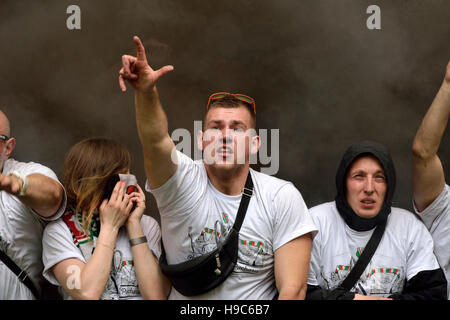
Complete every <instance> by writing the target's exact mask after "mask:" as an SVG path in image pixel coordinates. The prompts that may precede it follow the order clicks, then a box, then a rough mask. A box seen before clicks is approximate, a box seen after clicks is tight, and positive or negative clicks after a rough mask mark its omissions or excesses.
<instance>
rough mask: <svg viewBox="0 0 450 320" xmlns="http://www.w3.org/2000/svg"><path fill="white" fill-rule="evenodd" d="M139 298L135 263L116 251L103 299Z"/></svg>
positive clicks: (119, 251)
mask: <svg viewBox="0 0 450 320" xmlns="http://www.w3.org/2000/svg"><path fill="white" fill-rule="evenodd" d="M139 296H140V292H139V286H138V281H137V278H136V271H135V268H134V262H133V260H129V259H126V258H124V256H123V253H122V251H121V250H117V249H116V250H115V251H114V257H113V263H112V266H111V273H110V277H109V279H108V282H107V284H106V287H105V291H104V292H103V298H104V299H111V300H117V299H127V298H133V297H139Z"/></svg>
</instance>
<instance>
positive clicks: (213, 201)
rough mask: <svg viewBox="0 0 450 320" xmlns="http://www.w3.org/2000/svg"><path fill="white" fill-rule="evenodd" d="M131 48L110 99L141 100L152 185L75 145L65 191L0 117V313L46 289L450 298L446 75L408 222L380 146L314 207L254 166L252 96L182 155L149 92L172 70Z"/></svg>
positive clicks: (222, 110) (89, 142)
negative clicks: (25, 155)
mask: <svg viewBox="0 0 450 320" xmlns="http://www.w3.org/2000/svg"><path fill="white" fill-rule="evenodd" d="M133 41H134V44H135V47H136V56H131V55H124V56H122V68H121V70H120V71H119V86H120V88H121V90H122V91H126V90H127V84H128V85H129V86H131V87H132V88H133V89H134V94H135V108H136V122H137V130H138V136H139V139H140V142H141V145H142V151H143V158H144V163H143V165H144V168H145V173H146V178H147V180H146V183H145V186H142V187H141V186H140V185H139V184H138V183H137V181H136V177H135V176H134V175H133V174H131V173H130V166H131V156H130V153H129V151H128V150H127V149H126V148H125V147H124V146H122V145H121V144H120V143H118V142H116V141H114V140H111V139H108V138H88V139H85V140H83V141H80V142H78V143H76V144H75V145H74V146H73V147H72V148H71V149H70V150H69V151H68V153H67V155H66V158H65V161H64V168H63V172H62V177H61V182H60V181H59V180H58V177H57V176H56V175H55V173H54V172H53V171H52V170H51V169H49V168H47V167H45V166H43V165H41V164H37V163H33V162H19V161H16V160H15V159H13V158H12V157H11V153H12V152H13V149H14V147H15V144H16V140H15V139H14V138H13V137H12V136H11V127H10V123H9V120H8V118H7V116H6V115H5V114H4V113H3V112H0V145H1V156H0V171H1V173H0V197H1V200H0V206H1V207H0V254H1V262H0V283H2V284H3V288H2V290H0V299H3V300H5V299H20V300H25V299H43V298H45V296H46V294H45V291H46V289H45V288H48V286H47V285H46V284H51V285H53V286H55V287H57V288H58V291H59V295H60V297H62V298H64V299H109V300H122V299H219V300H222V299H230V300H244V299H252V300H269V299H290V300H293V299H307V300H340V299H342V300H446V299H450V286H449V280H450V250H449V248H450V186H449V185H448V184H446V181H445V175H444V170H443V166H442V163H441V161H440V159H439V157H438V149H439V146H440V144H441V140H442V138H443V135H444V133H445V130H446V126H447V122H448V119H449V116H450V63H449V64H448V65H447V69H446V73H445V77H444V80H443V82H442V86H441V88H440V89H439V91H438V93H437V95H436V98H435V99H434V101H433V103H432V105H431V106H430V107H429V109H428V111H427V113H426V115H425V117H424V119H423V121H422V123H421V125H420V127H419V129H418V131H417V134H416V136H415V138H414V141H413V143H412V163H413V168H414V170H413V176H412V181H413V205H414V210H415V213H412V212H409V211H407V210H405V209H402V208H397V207H394V206H393V197H394V194H395V187H396V170H395V165H394V162H393V161H392V157H391V153H390V151H389V149H388V147H386V146H384V145H381V144H379V143H377V142H374V141H359V139H358V137H355V143H354V144H352V145H351V146H349V147H348V149H347V150H346V151H345V152H344V153H343V155H342V160H341V162H340V164H339V166H338V170H337V172H336V197H335V199H334V200H333V199H330V200H331V201H330V202H327V203H323V204H320V205H318V206H315V207H313V208H308V206H307V204H306V203H305V201H304V200H303V198H302V195H301V193H300V192H299V190H298V189H297V188H296V187H295V186H294V184H293V183H292V182H289V181H286V180H282V179H279V178H276V177H273V176H269V175H266V174H264V173H261V172H258V171H256V170H253V169H252V168H250V163H249V159H250V157H251V156H252V155H255V154H256V153H257V152H258V150H259V148H260V145H261V141H260V138H259V136H258V135H257V134H256V130H255V129H256V114H257V109H256V103H255V101H254V99H253V98H251V97H249V96H247V95H244V94H240V93H226V92H218V93H214V94H212V95H211V96H210V97H209V99H208V102H207V106H206V113H205V116H204V121H203V130H202V131H201V132H199V133H198V137H197V144H198V148H199V149H200V150H202V151H203V152H204V154H205V157H204V158H203V159H202V160H196V161H194V160H192V159H191V158H189V157H188V156H186V155H185V154H183V153H181V152H179V151H177V150H176V148H175V145H174V142H173V141H172V139H171V138H170V135H169V133H168V121H167V117H166V115H165V112H164V109H163V107H162V104H161V102H160V100H159V96H158V91H157V88H156V84H157V82H158V81H159V80H160V79H161V78H162V77H163V76H164V75H165V74H167V73H168V72H171V71H172V70H173V66H170V65H168V66H164V67H162V68H160V69H158V70H154V69H152V67H151V66H150V65H149V63H148V61H147V57H146V52H145V48H144V46H143V44H142V42H141V41H140V39H139V38H138V37H134V38H133ZM374 140H376V137H374ZM206 150H208V152H206ZM206 156H207V157H206ZM144 190H145V191H147V192H150V193H151V194H152V195H153V196H154V197H155V199H156V203H157V206H158V210H159V214H160V218H161V222H160V224H159V223H158V222H157V221H156V220H155V219H153V218H152V217H151V216H150V215H149V214H145V210H146V207H145V192H144ZM418 217H419V218H418ZM236 235H237V236H236ZM50 288H51V287H50Z"/></svg>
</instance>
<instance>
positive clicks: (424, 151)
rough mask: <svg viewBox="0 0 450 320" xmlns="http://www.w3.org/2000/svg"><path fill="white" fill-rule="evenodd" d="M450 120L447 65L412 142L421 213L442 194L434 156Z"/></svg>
mask: <svg viewBox="0 0 450 320" xmlns="http://www.w3.org/2000/svg"><path fill="white" fill-rule="evenodd" d="M449 116H450V63H449V64H448V65H447V72H446V75H445V79H444V81H443V82H442V85H441V88H440V89H439V92H438V93H437V95H436V97H435V98H434V100H433V103H432V104H431V106H430V108H429V109H428V112H427V113H426V115H425V117H424V119H423V121H422V124H421V125H420V127H419V130H418V131H417V134H416V137H415V138H414V142H413V147H412V151H413V192H414V202H415V204H416V207H417V209H418V210H419V211H423V210H424V209H425V208H426V207H427V206H429V205H430V204H431V203H432V202H433V201H434V200H435V199H436V198H437V197H438V196H439V194H440V193H441V192H442V190H443V188H444V185H445V176H444V170H443V168H442V163H441V161H440V159H439V157H438V155H437V152H438V149H439V145H440V143H441V140H442V137H443V135H444V132H445V128H446V126H447V122H448V118H449Z"/></svg>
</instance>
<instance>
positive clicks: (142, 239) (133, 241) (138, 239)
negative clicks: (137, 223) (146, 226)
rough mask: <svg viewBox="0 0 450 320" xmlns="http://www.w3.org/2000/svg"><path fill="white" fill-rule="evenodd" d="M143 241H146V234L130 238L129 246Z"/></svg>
mask: <svg viewBox="0 0 450 320" xmlns="http://www.w3.org/2000/svg"><path fill="white" fill-rule="evenodd" d="M145 242H147V237H146V236H142V237H139V238H133V239H130V246H131V247H133V246H136V245H138V244H141V243H145Z"/></svg>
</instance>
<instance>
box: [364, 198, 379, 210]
mask: <svg viewBox="0 0 450 320" xmlns="http://www.w3.org/2000/svg"><path fill="white" fill-rule="evenodd" d="M360 203H361V206H362V207H363V208H365V209H372V208H374V207H375V206H376V204H377V202H376V201H375V200H374V199H370V198H364V199H362V200H361V201H360Z"/></svg>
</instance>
